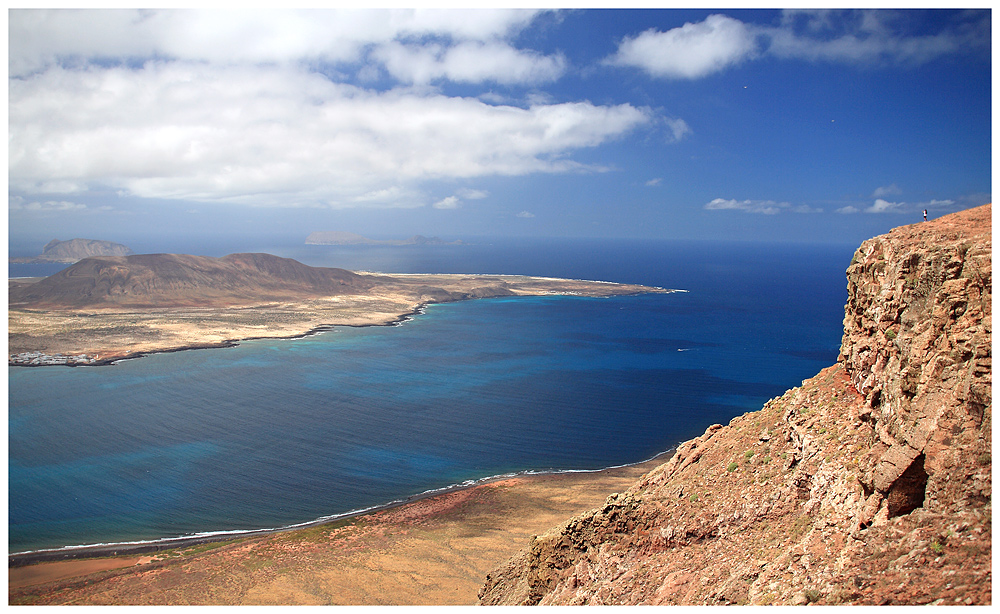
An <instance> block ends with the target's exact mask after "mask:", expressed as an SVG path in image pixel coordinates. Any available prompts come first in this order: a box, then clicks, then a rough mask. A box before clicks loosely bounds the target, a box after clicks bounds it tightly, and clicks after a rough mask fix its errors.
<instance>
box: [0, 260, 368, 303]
mask: <svg viewBox="0 0 1000 614" xmlns="http://www.w3.org/2000/svg"><path fill="white" fill-rule="evenodd" d="M370 286H371V281H370V280H369V279H367V278H365V277H362V276H360V275H357V274H355V273H352V272H350V271H345V270H343V269H335V268H319V267H311V266H308V265H305V264H302V263H301V262H298V261H296V260H291V259H289V258H281V257H278V256H272V255H270V254H230V255H229V256H224V257H222V258H210V257H207V256H189V255H181V254H142V255H135V256H120V257H94V258H86V259H84V260H81V261H80V262H78V263H76V264H74V265H72V266H70V267H68V268H66V269H64V270H62V271H60V272H59V273H56V274H55V275H52V276H50V277H47V278H45V279H43V280H41V281H39V282H38V283H35V284H31V285H26V286H23V287H12V288H11V289H10V295H9V305H10V306H11V307H35V308H58V307H69V308H82V307H96V308H100V307H129V308H132V307H177V306H210V305H211V306H220V305H236V304H252V303H259V302H266V301H274V300H291V299H295V298H304V297H316V296H322V295H338V294H355V293H358V292H363V291H365V290H366V289H368V288H369V287H370Z"/></svg>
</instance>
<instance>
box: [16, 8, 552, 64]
mask: <svg viewBox="0 0 1000 614" xmlns="http://www.w3.org/2000/svg"><path fill="white" fill-rule="evenodd" d="M537 14H538V12H537V11H526V10H503V9H499V10H479V9H477V10H434V9H428V10H328V9H324V10H294V11H293V10H259V9H255V10H131V9H129V10H82V11H80V10H31V9H18V10H12V11H10V15H9V49H10V55H9V66H10V73H11V74H12V75H23V74H26V73H28V72H32V71H35V70H39V69H41V68H43V67H44V66H46V65H47V64H51V63H53V62H56V61H60V60H72V59H88V60H89V59H95V58H120V57H131V58H140V59H148V58H152V57H159V58H167V59H177V60H196V61H209V62H218V63H234V62H236V63H238V62H249V63H258V62H278V63H281V62H293V61H298V60H303V59H306V60H319V61H324V62H354V61H357V60H359V59H361V58H362V56H363V54H364V51H365V49H366V47H367V46H368V45H373V44H374V45H379V44H385V43H389V42H391V41H394V40H403V39H409V38H422V37H443V38H446V39H448V40H451V41H457V42H462V41H490V40H494V39H498V38H504V37H509V36H512V35H514V34H516V33H517V32H519V31H520V30H521V29H522V28H524V27H525V26H527V25H528V24H529V23H530V22H531V21H532V20H533V19H534V18H535V17H536V15H537Z"/></svg>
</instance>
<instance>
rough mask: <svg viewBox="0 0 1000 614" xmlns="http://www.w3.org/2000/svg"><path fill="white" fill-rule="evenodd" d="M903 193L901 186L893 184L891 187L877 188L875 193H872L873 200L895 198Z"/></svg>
mask: <svg viewBox="0 0 1000 614" xmlns="http://www.w3.org/2000/svg"><path fill="white" fill-rule="evenodd" d="M902 193H903V191H902V190H901V189H899V186H898V185H896V184H895V183H893V184H891V185H886V186H881V187H878V188H875V191H874V192H872V198H882V197H883V196H893V195H897V194H902Z"/></svg>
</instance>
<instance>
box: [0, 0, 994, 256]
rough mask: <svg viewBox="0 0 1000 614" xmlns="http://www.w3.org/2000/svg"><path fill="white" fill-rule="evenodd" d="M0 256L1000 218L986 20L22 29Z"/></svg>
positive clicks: (673, 234)
mask: <svg viewBox="0 0 1000 614" xmlns="http://www.w3.org/2000/svg"><path fill="white" fill-rule="evenodd" d="M8 19H9V81H8V114H9V124H8V130H9V138H8V182H9V183H8V195H9V200H8V203H9V204H8V223H9V236H8V239H9V241H10V247H11V249H14V248H15V247H17V246H21V245H28V244H31V245H33V244H34V243H38V245H39V247H40V246H41V245H43V244H44V243H45V242H47V241H48V240H49V239H52V238H60V239H69V238H73V237H86V238H96V239H106V240H112V241H119V242H122V243H126V244H128V243H129V242H130V241H139V240H140V239H143V238H148V237H150V236H156V237H160V238H161V239H162V241H163V242H165V244H168V243H169V241H170V239H171V238H172V237H177V238H191V237H209V236H212V235H213V234H219V233H221V234H225V235H227V236H230V237H233V236H246V237H266V236H267V235H269V234H280V235H283V236H294V235H297V234H298V235H301V236H302V237H303V239H304V237H305V236H306V235H307V234H309V233H310V232H312V231H315V230H345V231H351V232H357V233H361V234H365V235H367V236H372V237H379V238H382V237H403V236H410V235H413V234H418V233H419V234H424V235H438V236H442V237H448V238H469V237H481V236H538V237H547V236H551V237H574V236H579V237H617V238H637V239H640V238H641V239H684V238H694V239H713V238H725V239H734V240H763V241H773V240H779V241H804V242H826V243H830V242H833V243H857V242H859V241H861V240H863V239H865V238H867V237H869V236H872V235H875V234H879V233H882V232H886V231H887V230H889V229H890V228H893V227H895V226H899V225H902V224H907V223H912V222H916V221H918V220H919V219H921V212H922V210H923V209H927V210H928V212H929V215H930V217H938V216H940V215H943V214H945V213H949V212H952V211H956V210H960V209H965V208H968V207H971V206H976V205H979V204H984V203H986V202H990V200H991V141H992V139H991V131H992V123H991V109H992V100H991V69H992V65H991V56H992V53H991V40H990V36H991V35H990V19H991V15H990V11H989V10H988V9H986V10H973V11H943V10H935V11H867V10H862V11H801V10H796V11H773V10H760V11H758V10H708V9H705V10H560V11H533V10H527V11H522V10H488V11H487V10H466V11H458V10H430V9H428V10H418V11H413V10H398V11H332V10H320V11H311V12H310V11H305V12H302V11H298V12H295V11H263V10H244V11H238V12H232V11H228V12H227V11H192V10H180V11H171V10H166V11H132V10H113V11H71V10H55V11H41V10H12V11H10V13H9V16H8Z"/></svg>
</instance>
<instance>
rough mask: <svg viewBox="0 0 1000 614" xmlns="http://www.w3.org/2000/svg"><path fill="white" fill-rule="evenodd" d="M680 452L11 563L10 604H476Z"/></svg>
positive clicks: (506, 478)
mask: <svg viewBox="0 0 1000 614" xmlns="http://www.w3.org/2000/svg"><path fill="white" fill-rule="evenodd" d="M671 454H672V451H670V452H665V453H663V454H660V455H657V456H656V457H654V458H653V459H650V460H647V461H643V462H642V463H637V464H632V465H627V466H620V467H609V468H605V469H600V470H587V471H576V472H556V473H541V472H539V473H525V474H520V475H516V476H514V477H505V476H495V477H494V478H487V479H486V480H481V481H478V482H477V483H475V484H468V485H455V486H453V487H451V488H449V489H447V490H438V491H433V492H427V493H421V494H420V495H416V496H414V497H411V498H408V499H407V500H404V501H400V502H396V503H394V504H392V505H389V506H384V507H379V508H378V509H371V510H367V511H361V512H358V513H356V514H354V515H352V516H351V517H339V518H338V519H330V520H324V521H315V522H312V523H307V525H306V526H298V527H296V528H291V529H287V530H276V531H270V532H266V533H255V534H253V535H246V534H244V535H235V536H234V535H219V536H217V537H215V538H204V539H202V538H197V540H198V541H197V542H196V541H193V540H192V541H189V542H183V543H181V542H179V541H174V542H171V543H170V544H169V545H166V547H163V548H161V549H160V550H157V551H146V552H145V553H143V552H140V551H139V550H137V549H129V550H123V549H121V548H117V549H112V550H110V551H108V550H106V551H104V552H99V551H98V550H97V549H92V550H89V551H87V553H86V558H84V557H83V556H81V555H80V554H79V553H77V556H76V557H75V558H50V559H46V560H42V559H41V558H38V557H36V558H35V559H34V560H31V561H30V562H28V561H27V560H26V559H25V558H24V557H22V560H21V564H16V565H15V564H11V563H9V564H8V603H9V604H11V605H15V604H39V605H45V604H51V605H54V604H70V603H72V604H91V605H127V604H131V605H181V604H186V605H289V604H310V605H322V604H326V605H473V604H475V603H476V601H477V599H478V590H479V588H480V587H481V586H482V582H483V578H485V577H486V574H487V573H488V572H489V570H490V569H492V568H493V567H495V566H496V565H497V564H499V563H500V562H502V561H503V560H506V559H507V558H508V557H510V556H511V555H513V554H514V553H515V552H516V551H517V550H519V549H520V548H522V547H523V546H524V545H525V543H527V542H528V541H530V540H531V538H532V536H534V535H538V534H541V533H543V532H544V531H546V530H547V529H548V528H549V527H551V526H553V525H554V523H557V522H559V520H560V519H562V518H565V517H567V516H572V515H576V514H580V513H583V512H585V511H587V510H590V509H593V508H595V507H599V506H601V505H603V504H604V503H605V501H606V499H607V498H608V496H609V495H612V494H613V493H615V492H621V491H622V490H624V489H625V488H627V487H628V486H629V485H631V484H632V483H633V482H634V481H635V480H636V479H638V478H640V477H641V476H642V475H645V474H646V473H648V472H649V471H652V470H653V469H655V468H656V467H658V466H660V465H661V464H662V463H664V462H666V461H667V459H668V458H669V455H671ZM140 547H141V546H140ZM233 582H236V586H237V587H238V589H237V590H233V587H234V585H233Z"/></svg>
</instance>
